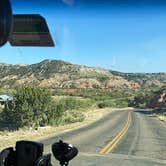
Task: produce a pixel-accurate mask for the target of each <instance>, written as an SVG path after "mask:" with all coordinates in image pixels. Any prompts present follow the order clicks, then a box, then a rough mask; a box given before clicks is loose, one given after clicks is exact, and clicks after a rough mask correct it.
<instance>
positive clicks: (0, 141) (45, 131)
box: [0, 107, 132, 150]
mask: <svg viewBox="0 0 166 166" xmlns="http://www.w3.org/2000/svg"><path fill="white" fill-rule="evenodd" d="M129 109H131V110H132V108H121V109H119V108H109V107H108V108H103V109H96V108H93V109H92V108H91V109H89V110H87V111H85V112H83V114H84V116H85V118H84V120H83V121H82V122H75V123H71V124H66V125H60V126H55V127H53V126H46V127H39V128H38V129H37V130H35V129H32V128H31V129H26V128H23V129H19V130H18V131H14V132H9V131H3V132H0V150H2V149H3V148H5V147H9V146H15V143H16V141H18V140H35V141H37V140H39V141H40V140H41V139H45V138H48V137H50V136H53V135H57V134H60V133H62V132H67V131H71V130H74V129H77V128H80V127H83V126H86V125H89V124H90V123H93V122H94V121H97V120H99V119H100V118H102V117H103V116H105V115H107V114H108V113H110V112H111V111H116V110H129Z"/></svg>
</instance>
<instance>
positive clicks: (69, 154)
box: [52, 140, 78, 166]
mask: <svg viewBox="0 0 166 166" xmlns="http://www.w3.org/2000/svg"><path fill="white" fill-rule="evenodd" d="M52 152H53V155H54V157H55V158H56V159H57V160H58V161H59V162H60V165H62V166H67V165H68V163H69V161H70V160H72V159H73V158H74V157H76V156H77V154H78V150H77V148H76V147H74V146H73V145H71V144H67V143H64V142H63V141H61V140H60V141H59V142H58V143H54V144H53V145H52Z"/></svg>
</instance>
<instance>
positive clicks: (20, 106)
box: [2, 87, 52, 127]
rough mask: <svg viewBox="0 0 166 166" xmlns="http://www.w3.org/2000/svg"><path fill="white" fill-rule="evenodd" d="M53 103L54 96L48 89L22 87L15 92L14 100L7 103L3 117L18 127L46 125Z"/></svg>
mask: <svg viewBox="0 0 166 166" xmlns="http://www.w3.org/2000/svg"><path fill="white" fill-rule="evenodd" d="M51 105H52V98H51V94H50V92H49V91H48V90H47V89H42V88H39V87H20V88H18V89H17V90H16V93H15V94H14V100H13V101H12V102H8V103H6V104H5V108H4V111H3V113H2V117H3V120H4V121H6V122H10V123H12V124H15V125H16V126H17V127H24V126H44V125H47V124H48V122H49V119H48V117H49V116H48V115H49V114H50V113H51V112H52V107H51Z"/></svg>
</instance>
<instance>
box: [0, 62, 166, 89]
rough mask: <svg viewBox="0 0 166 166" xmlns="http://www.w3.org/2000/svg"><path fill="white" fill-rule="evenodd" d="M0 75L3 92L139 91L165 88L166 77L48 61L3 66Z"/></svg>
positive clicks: (0, 66) (165, 75)
mask: <svg viewBox="0 0 166 166" xmlns="http://www.w3.org/2000/svg"><path fill="white" fill-rule="evenodd" d="M0 71H1V72H0V87H3V88H13V87H16V86H19V85H22V84H24V85H32V84H33V85H38V86H42V87H48V88H116V87H120V88H139V87H141V86H146V87H147V86H163V85H164V84H166V73H122V72H117V71H111V70H106V69H102V68H96V67H88V66H82V65H76V64H72V63H69V62H65V61H61V60H49V59H47V60H44V61H42V62H40V63H36V64H31V65H24V64H18V65H11V64H5V63H0Z"/></svg>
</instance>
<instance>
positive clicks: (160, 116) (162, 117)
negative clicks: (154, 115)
mask: <svg viewBox="0 0 166 166" xmlns="http://www.w3.org/2000/svg"><path fill="white" fill-rule="evenodd" d="M158 118H159V119H160V120H161V121H163V122H166V116H162V115H159V116H158Z"/></svg>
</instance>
